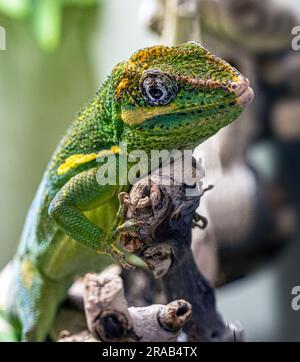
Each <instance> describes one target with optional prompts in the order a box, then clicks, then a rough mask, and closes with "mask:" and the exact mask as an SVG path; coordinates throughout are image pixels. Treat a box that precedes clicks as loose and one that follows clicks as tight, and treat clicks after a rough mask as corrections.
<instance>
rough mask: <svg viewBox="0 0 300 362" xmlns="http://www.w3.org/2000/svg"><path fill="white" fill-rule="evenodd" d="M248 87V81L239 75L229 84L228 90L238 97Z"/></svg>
mask: <svg viewBox="0 0 300 362" xmlns="http://www.w3.org/2000/svg"><path fill="white" fill-rule="evenodd" d="M248 88H249V81H248V79H247V78H244V77H239V78H238V79H237V80H236V81H235V82H231V83H230V84H229V90H230V91H231V92H232V93H234V94H236V95H237V96H238V97H239V96H240V95H241V94H243V93H244V92H245V91H246V90H247V89H248Z"/></svg>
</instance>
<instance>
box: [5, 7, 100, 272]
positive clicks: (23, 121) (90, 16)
mask: <svg viewBox="0 0 300 362" xmlns="http://www.w3.org/2000/svg"><path fill="white" fill-rule="evenodd" d="M99 21H100V22H101V9H99V6H91V7H86V8H79V7H76V6H74V7H69V8H68V10H67V11H65V13H64V21H63V26H62V34H63V37H62V42H61V45H60V47H59V48H57V49H56V51H55V52H52V53H46V52H44V51H43V50H42V49H41V48H40V47H39V46H38V44H37V42H36V41H35V39H34V38H33V36H32V33H31V31H30V29H29V28H28V26H27V25H26V24H25V23H24V22H22V21H16V20H15V19H12V18H9V17H7V16H3V15H1V14H0V24H1V26H3V27H4V28H5V30H6V34H7V50H6V51H2V52H0V153H1V155H2V156H1V157H2V158H1V167H2V170H1V175H2V177H1V178H0V190H1V192H0V198H1V202H0V221H1V230H0V249H1V253H0V267H2V266H3V265H4V263H6V262H7V260H8V257H9V256H11V255H12V254H13V253H14V251H15V248H16V245H17V243H18V239H19V236H20V233H21V229H22V225H23V222H24V216H25V215H26V211H27V210H28V207H29V205H30V202H31V200H32V198H33V196H34V193H35V191H36V189H37V186H38V183H39V181H40V179H41V177H42V174H43V171H44V170H45V167H46V164H47V162H48V160H49V158H50V156H51V154H52V153H53V150H54V148H55V146H56V144H57V142H58V141H59V139H60V138H61V136H62V134H64V132H65V130H66V128H67V127H68V125H69V124H70V123H71V121H72V119H73V118H74V116H75V114H76V112H77V111H78V110H79V109H80V108H81V107H82V106H83V105H84V103H85V102H86V101H87V100H88V99H89V98H90V97H91V96H92V95H93V94H94V92H95V90H96V88H97V87H98V86H99V84H100V80H99V79H97V77H96V75H95V68H94V67H93V61H92V54H91V48H92V46H91V43H93V42H94V37H95V29H97V25H98V24H99ZM97 64H98V63H97Z"/></svg>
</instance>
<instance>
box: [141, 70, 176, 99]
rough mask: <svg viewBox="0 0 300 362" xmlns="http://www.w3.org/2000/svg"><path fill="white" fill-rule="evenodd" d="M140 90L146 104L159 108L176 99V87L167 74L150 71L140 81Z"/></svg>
mask: <svg viewBox="0 0 300 362" xmlns="http://www.w3.org/2000/svg"><path fill="white" fill-rule="evenodd" d="M140 90H141V93H142V96H143V98H144V100H145V101H146V102H147V103H148V104H150V105H152V106H159V105H166V104H169V103H170V102H171V101H172V100H173V99H174V98H175V97H176V94H177V92H178V86H177V83H176V82H175V80H174V79H173V78H172V77H171V76H170V75H169V74H167V73H164V72H161V71H160V70H158V69H150V70H147V71H146V72H145V73H144V74H143V76H142V78H141V80H140Z"/></svg>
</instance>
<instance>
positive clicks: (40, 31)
mask: <svg viewBox="0 0 300 362" xmlns="http://www.w3.org/2000/svg"><path fill="white" fill-rule="evenodd" d="M98 1H99V0H0V13H2V14H3V15H5V16H8V17H10V18H12V19H20V20H24V21H25V22H26V23H27V24H28V26H29V27H30V29H31V31H32V33H33V34H34V36H35V38H36V40H37V42H38V44H39V46H40V47H41V48H42V49H43V50H45V51H48V52H51V51H54V50H56V49H57V48H58V47H59V46H60V44H61V38H62V21H63V11H64V8H65V7H70V6H79V7H87V6H94V5H95V4H96V3H97V2H98Z"/></svg>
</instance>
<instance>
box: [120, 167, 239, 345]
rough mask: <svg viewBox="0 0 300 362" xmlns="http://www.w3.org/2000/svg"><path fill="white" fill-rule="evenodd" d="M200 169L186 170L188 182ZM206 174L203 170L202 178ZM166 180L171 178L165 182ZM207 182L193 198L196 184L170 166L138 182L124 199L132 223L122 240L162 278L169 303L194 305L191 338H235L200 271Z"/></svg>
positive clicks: (125, 227) (188, 329) (125, 228)
mask: <svg viewBox="0 0 300 362" xmlns="http://www.w3.org/2000/svg"><path fill="white" fill-rule="evenodd" d="M179 162H181V161H179ZM174 169H177V166H176V165H175V167H174V168H173V170H174ZM168 170H169V168H168ZM196 171H197V164H196V163H195V162H194V163H193V166H192V170H188V169H185V170H184V177H185V178H184V180H185V179H186V177H188V175H190V173H191V172H192V174H193V175H194V176H195V173H196ZM198 175H199V173H198ZM202 175H203V173H202V174H201V172H200V177H199V179H198V182H199V181H200V179H201V176H202ZM162 178H169V181H170V182H169V183H167V184H164V183H163V182H162ZM198 185H199V183H198ZM201 186H202V185H201V184H200V187H198V191H200V192H198V194H196V196H188V195H187V194H188V191H190V192H189V193H190V194H191V187H190V186H187V184H185V183H181V184H178V183H176V182H175V177H174V175H173V174H171V176H170V175H169V176H168V175H167V174H164V168H162V169H159V170H156V171H155V172H153V173H152V174H151V175H149V176H148V177H146V178H144V179H142V180H141V181H139V182H138V183H136V184H135V185H134V186H133V187H132V189H131V191H130V194H123V195H121V197H120V201H121V203H123V206H124V207H125V208H126V209H127V221H126V222H125V223H124V225H123V226H121V228H120V230H121V243H122V245H123V246H124V248H125V249H126V250H127V251H129V252H131V253H135V254H136V255H138V256H139V257H141V258H142V259H143V260H144V261H145V262H146V264H147V265H148V267H149V269H150V270H151V271H152V272H153V274H154V276H155V277H156V278H162V280H163V283H164V291H165V294H166V296H167V299H168V301H170V300H174V299H185V300H188V301H189V302H190V303H191V305H192V308H193V315H192V317H191V319H190V321H189V322H188V323H187V324H186V326H185V328H184V330H185V331H186V332H187V334H188V336H189V339H190V340H194V341H226V340H234V339H235V338H236V337H235V333H234V332H233V330H232V329H231V328H228V327H227V326H226V325H225V324H224V322H223V320H222V318H221V316H220V315H219V314H218V313H217V311H216V305H215V295H214V290H213V288H212V287H211V286H210V284H209V283H208V282H207V280H206V279H205V278H204V277H203V276H202V274H201V273H200V272H199V271H198V269H197V267H196V264H195V262H194V258H193V255H192V251H191V229H192V223H193V218H194V214H195V211H196V209H197V207H198V205H199V202H200V197H201V196H202V194H203V192H204V191H205V190H202V191H201ZM194 190H197V183H196V184H195V185H194Z"/></svg>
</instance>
